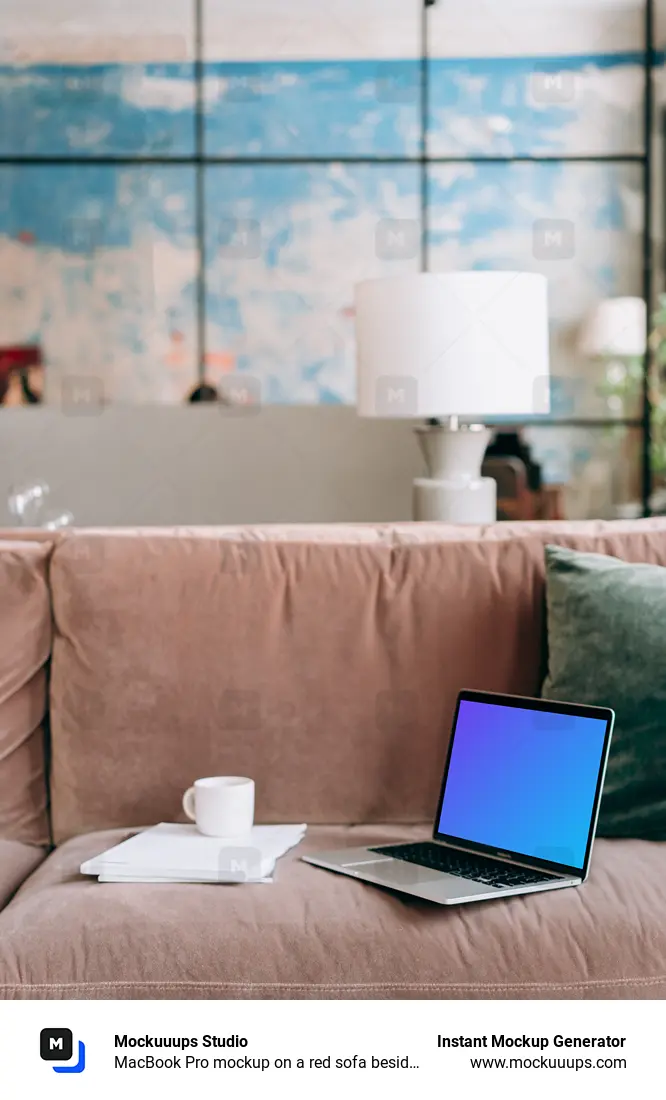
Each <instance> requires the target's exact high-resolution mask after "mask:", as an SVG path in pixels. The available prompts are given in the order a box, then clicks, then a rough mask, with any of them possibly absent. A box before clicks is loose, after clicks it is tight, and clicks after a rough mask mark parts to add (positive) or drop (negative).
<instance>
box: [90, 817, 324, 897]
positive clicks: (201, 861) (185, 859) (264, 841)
mask: <svg viewBox="0 0 666 1100" xmlns="http://www.w3.org/2000/svg"><path fill="white" fill-rule="evenodd" d="M306 828H307V826H305V825H255V826H254V828H252V829H251V830H250V832H249V833H247V834H246V835H245V836H242V837H235V838H234V839H233V840H229V839H222V838H221V837H208V836H202V834H201V833H199V832H197V829H196V827H195V826H194V825H172V824H168V823H166V822H163V823H162V824H160V825H155V826H154V827H153V828H152V829H146V830H144V831H142V832H140V833H137V834H136V836H133V837H130V838H129V839H128V840H124V841H122V842H121V843H120V844H116V845H115V847H113V848H109V849H108V850H107V851H106V852H102V853H101V855H99V856H96V857H95V858H94V859H90V860H87V861H86V862H85V863H82V864H81V874H83V875H98V876H100V878H103V880H104V881H123V882H128V881H132V882H144V881H146V882H150V881H153V882H154V881H166V882H179V881H181V882H227V883H229V882H264V881H266V880H267V879H269V878H270V875H271V874H272V872H273V869H274V867H275V862H276V860H277V859H279V857H280V856H281V855H284V853H285V852H287V851H289V849H290V848H293V847H295V845H296V844H298V843H299V841H301V840H302V838H303V836H304V835H305V831H306Z"/></svg>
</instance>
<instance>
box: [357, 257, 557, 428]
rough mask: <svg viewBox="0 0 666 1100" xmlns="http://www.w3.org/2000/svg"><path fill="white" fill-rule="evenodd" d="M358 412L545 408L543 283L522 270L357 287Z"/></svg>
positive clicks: (513, 412)
mask: <svg viewBox="0 0 666 1100" xmlns="http://www.w3.org/2000/svg"><path fill="white" fill-rule="evenodd" d="M355 297H356V339H357V382H358V398H357V409H358V412H359V414H360V415H361V416H378V417H420V418H424V417H446V416H465V417H479V418H484V417H485V418H487V417H492V416H507V415H508V416H519V415H528V416H529V415H533V414H536V413H539V414H541V413H547V412H549V385H548V373H549V365H548V364H549V359H548V305H547V281H546V278H545V276H543V275H535V274H530V273H522V272H517V271H465V272H456V273H452V274H442V275H431V274H422V275H406V276H397V277H395V278H388V279H369V280H367V281H366V282H362V283H359V284H358V285H357V286H356V295H355Z"/></svg>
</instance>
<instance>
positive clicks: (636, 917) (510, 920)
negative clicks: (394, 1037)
mask: <svg viewBox="0 0 666 1100" xmlns="http://www.w3.org/2000/svg"><path fill="white" fill-rule="evenodd" d="M124 835H127V833H126V832H123V831H122V830H113V831H108V832H104V833H94V834H89V835H88V836H81V837H77V838H74V839H72V840H70V841H68V842H67V843H65V844H64V845H63V846H62V847H61V848H59V849H57V850H56V851H55V852H54V853H53V854H52V855H51V856H49V858H48V860H47V861H46V863H45V864H44V865H43V866H42V867H40V868H39V869H38V870H37V871H36V872H35V874H33V875H32V877H31V878H30V879H29V880H28V882H27V883H25V884H24V886H23V887H22V888H21V889H20V890H19V892H18V894H17V895H16V897H15V898H14V899H13V901H12V902H11V903H10V904H9V906H8V907H7V908H6V909H5V910H4V911H3V912H2V913H0V997H4V998H17V999H20V998H41V997H44V998H51V999H67V998H97V999H104V998H133V999H152V998H174V999H176V998H178V999H188V998H198V999H206V998H210V999H216V998H294V997H296V998H321V997H325V998H350V997H352V998H356V997H358V998H460V999H467V998H563V999H566V998H590V999H592V998H632V999H635V998H641V997H642V998H655V997H656V998H659V997H666V922H664V919H663V914H664V911H666V844H659V843H655V842H649V841H632V840H606V841H602V842H599V843H598V844H597V846H596V849H595V855H594V858H593V869H592V874H591V878H590V880H589V881H588V882H587V883H586V884H585V885H584V886H583V887H581V888H580V889H570V890H562V891H556V892H553V893H544V894H536V895H532V896H524V897H515V898H511V899H507V900H498V901H496V902H484V903H479V904H477V905H464V906H460V907H456V908H453V907H452V908H448V909H447V908H444V907H441V906H436V905H431V904H429V903H427V902H421V901H418V900H416V899H410V898H408V897H405V896H400V895H397V894H393V893H391V892H390V891H387V890H380V889H377V888H376V887H373V886H369V885H367V884H364V883H362V882H359V881H356V880H354V879H351V878H347V877H345V876H342V875H336V874H333V873H331V872H328V871H324V870H321V869H320V868H318V867H313V866H311V865H309V864H306V863H303V862H302V861H301V860H300V859H299V858H298V857H299V855H301V854H303V852H304V851H305V850H310V851H314V850H316V849H321V848H324V849H326V848H328V849H330V848H337V847H342V846H344V845H346V844H349V845H352V846H353V845H357V844H380V843H385V842H390V841H393V840H395V841H399V840H402V839H417V838H421V837H425V836H427V835H428V830H427V829H426V828H423V827H418V826H410V827H407V828H406V827H404V826H402V827H396V826H376V825H374V826H351V827H348V826H330V827H328V826H319V827H314V828H312V829H310V830H309V832H308V835H307V837H306V840H305V841H304V842H303V844H302V845H301V846H300V847H299V848H298V849H296V850H295V851H292V852H291V853H289V854H288V855H287V856H285V857H284V858H283V859H282V860H280V862H279V864H278V873H277V877H276V881H275V882H274V883H273V884H272V885H263V884H260V885H252V886H249V885H248V886H184V885H173V886H172V885H164V884H162V885H137V884H133V885H127V884H118V883H115V884H101V883H98V882H96V881H95V880H94V879H86V878H82V877H81V876H80V875H79V874H78V868H79V865H80V864H81V862H82V860H84V859H88V858H90V857H92V856H94V855H96V854H97V853H99V852H101V851H103V850H104V849H105V848H107V847H108V846H110V845H111V844H114V843H117V842H118V841H119V840H120V839H121V838H122V837H123V836H124Z"/></svg>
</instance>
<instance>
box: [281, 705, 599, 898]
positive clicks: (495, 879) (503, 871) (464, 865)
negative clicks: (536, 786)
mask: <svg viewBox="0 0 666 1100" xmlns="http://www.w3.org/2000/svg"><path fill="white" fill-rule="evenodd" d="M467 703H472V704H475V705H478V706H481V707H484V706H485V707H492V708H497V707H501V708H504V707H506V708H510V710H509V711H508V713H502V712H495V711H493V713H500V714H501V715H502V717H503V718H504V720H505V722H509V723H511V722H512V720H514V721H515V719H516V712H517V711H523V712H529V713H530V715H534V722H535V734H534V735H535V736H536V737H538V736H539V735H540V733H543V735H544V736H545V735H546V733H547V732H548V727H549V723H550V722H551V719H550V718H549V715H553V716H558V718H557V719H555V718H553V720H552V723H553V732H555V731H554V723H555V721H557V722H561V721H566V717H567V716H570V717H571V718H577V719H591V720H592V721H593V722H594V723H600V725H594V726H593V727H589V728H590V730H594V737H595V738H596V740H595V743H594V749H593V750H592V749H590V752H589V753H588V758H587V759H586V768H587V770H586V773H585V775H584V776H578V780H579V788H578V790H579V792H580V796H581V798H582V804H581V805H582V808H581V814H580V820H581V822H584V824H585V826H586V829H585V835H584V836H583V835H582V833H581V834H580V845H579V848H578V849H576V850H574V849H573V848H567V847H563V848H560V847H558V846H555V847H552V848H549V849H548V850H547V851H545V854H544V857H543V858H542V857H541V855H540V854H539V855H536V854H534V853H532V854H525V853H521V852H518V851H515V850H507V849H504V848H498V847H496V846H494V845H493V844H492V843H485V842H484V840H483V839H481V840H479V839H477V838H473V837H471V836H470V837H469V838H466V837H460V836H450V835H448V834H447V833H445V832H443V831H442V829H441V823H442V822H443V821H444V820H445V814H444V810H445V807H446V806H447V789H448V790H450V788H449V787H448V785H449V783H454V782H455V781H456V779H455V768H454V769H453V770H452V767H451V765H452V760H455V756H454V754H455V752H456V737H457V736H461V734H460V727H459V716H460V713H461V707H463V708H464V707H465V706H466V704H467ZM477 713H480V714H481V715H483V714H484V713H485V712H483V711H479V712H477ZM488 713H489V712H488ZM524 720H525V715H524V714H523V717H522V718H521V721H524ZM613 721H614V714H613V711H612V710H610V709H608V708H605V707H588V706H577V705H576V704H571V703H559V702H551V701H549V700H544V699H528V698H522V697H519V696H511V695H497V694H492V693H489V692H475V691H474V692H473V691H462V692H461V693H460V695H459V696H458V702H457V705H456V710H455V716H454V720H453V732H452V734H451V739H450V743H449V748H448V753H447V759H446V765H445V768H444V777H443V780H442V787H441V793H440V797H439V803H438V807H437V813H436V815H435V821H434V827H433V835H432V840H430V841H427V842H419V843H418V844H415V843H414V842H405V843H403V844H395V843H393V844H383V845H378V847H377V848H341V849H339V850H336V851H329V852H317V853H314V854H313V855H307V856H303V857H302V858H303V860H304V861H305V862H306V863H312V864H314V865H315V866H317V867H323V868H325V869H326V870H328V871H337V872H338V873H339V874H343V875H349V876H351V877H352V878H358V879H362V880H363V881H364V882H369V883H372V884H373V885H375V886H384V887H388V888H390V889H392V890H398V891H400V892H401V893H403V894H411V895H412V896H414V897H417V898H423V899H425V900H427V901H434V902H437V903H438V904H439V905H461V904H463V903H465V902H470V901H488V900H490V899H492V898H499V897H509V896H511V895H512V894H528V893H540V892H542V891H544V890H560V889H563V888H564V887H565V886H580V884H581V883H582V882H584V881H585V879H586V878H587V875H588V872H589V866H590V859H591V855H592V844H593V840H594V834H595V830H596V825H597V818H598V815H599V804H600V801H601V792H602V789H603V781H604V775H605V771H606V762H607V759H608V751H609V747H610V738H611V733H612V728H613ZM578 728H579V727H577V729H578ZM586 728H588V727H584V726H583V727H580V729H581V730H582V731H584V730H585V729H586ZM583 735H584V733H583ZM496 744H497V748H498V750H499V751H501V737H500V739H499V740H497V742H496ZM555 744H556V743H555ZM556 750H557V746H556ZM597 750H598V752H597ZM597 755H598V766H597V760H596V758H597ZM561 763H562V773H565V772H566V768H567V767H568V764H569V762H568V761H564V760H563V761H562V762H561ZM571 764H572V766H574V767H575V764H576V761H575V759H573V757H572V759H571ZM543 781H544V782H545V783H548V781H549V777H548V775H547V774H545V772H544V776H543ZM468 786H469V791H468V792H463V793H464V794H467V795H468V796H469V799H471V800H473V799H474V795H475V789H474V783H473V782H471V783H469V784H468ZM588 788H589V789H588ZM555 795H557V796H559V795H561V798H562V799H563V800H566V798H567V791H566V789H565V790H562V791H561V792H555ZM583 803H584V804H583ZM565 804H566V801H564V802H563V803H562V805H565ZM520 809H521V807H520V806H518V808H517V810H516V806H515V803H512V806H511V813H512V820H513V819H515V818H516V816H517V813H518V819H519V811H520ZM588 811H589V825H588V823H587V819H588ZM523 825H524V828H526V829H527V830H528V831H529V826H530V823H529V821H525V822H524V823H523ZM490 831H491V832H492V825H491V826H490ZM500 832H501V829H500ZM526 835H527V834H526ZM583 848H584V855H583ZM416 849H418V850H416ZM546 856H549V857H550V858H546ZM554 856H557V857H558V858H553V857H554ZM562 857H564V862H562ZM470 862H471V868H468V864H469V863H470ZM440 863H443V864H444V865H445V866H447V867H449V869H447V870H440V869H438V865H439V864H440ZM451 863H453V864H454V865H455V872H454V873H451V870H450V866H449V865H450V864H451ZM433 864H434V865H433ZM471 875H473V877H471Z"/></svg>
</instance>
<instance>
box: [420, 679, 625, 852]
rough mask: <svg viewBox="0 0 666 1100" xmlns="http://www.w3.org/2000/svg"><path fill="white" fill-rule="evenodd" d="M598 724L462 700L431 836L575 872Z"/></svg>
mask: <svg viewBox="0 0 666 1100" xmlns="http://www.w3.org/2000/svg"><path fill="white" fill-rule="evenodd" d="M605 734H606V720H605V719H603V718H581V717H579V716H578V715H574V714H552V713H548V712H546V711H539V710H523V709H522V708H519V707H507V706H501V705H498V704H495V703H480V702H475V701H472V700H469V699H463V700H461V703H460V709H459V712H458V721H457V723H456V729H455V735H454V739H453V748H452V751H451V761H450V765H449V771H448V775H447V780H446V789H445V792H444V801H443V803H442V812H441V815H440V819H439V824H438V832H440V833H446V834H447V836H454V837H458V838H459V839H460V840H471V841H473V842H475V843H476V844H488V845H489V846H490V847H492V848H500V849H505V850H508V851H511V852H518V853H520V854H521V855H526V856H535V857H537V858H538V859H548V860H551V861H552V862H554V863H563V864H566V866H567V867H577V868H582V867H583V864H584V862H585V852H586V849H587V838H588V834H589V831H590V821H591V818H592V812H593V809H594V796H595V793H596V788H597V779H598V776H599V768H600V765H601V759H602V754H603V749H604V738H605Z"/></svg>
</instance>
